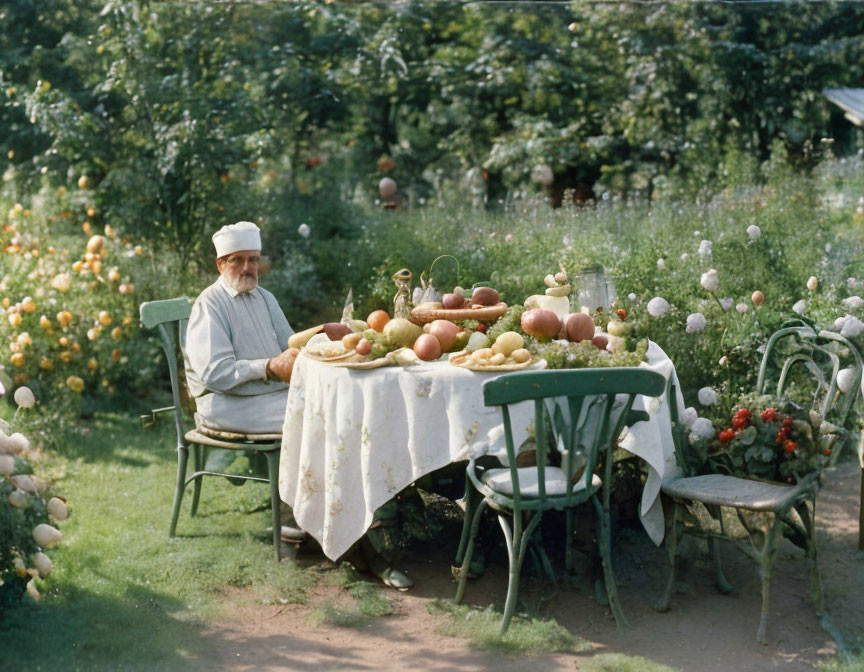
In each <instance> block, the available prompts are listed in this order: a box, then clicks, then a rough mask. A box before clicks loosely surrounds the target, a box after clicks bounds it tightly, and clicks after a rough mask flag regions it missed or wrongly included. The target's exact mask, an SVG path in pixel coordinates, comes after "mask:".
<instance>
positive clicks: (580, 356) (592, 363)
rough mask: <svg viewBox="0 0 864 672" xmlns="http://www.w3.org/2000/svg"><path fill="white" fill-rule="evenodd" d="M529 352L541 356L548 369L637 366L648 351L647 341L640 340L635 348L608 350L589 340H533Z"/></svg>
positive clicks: (643, 359)
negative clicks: (576, 341) (572, 341)
mask: <svg viewBox="0 0 864 672" xmlns="http://www.w3.org/2000/svg"><path fill="white" fill-rule="evenodd" d="M530 350H531V354H533V355H535V356H536V357H542V358H543V359H545V360H546V363H547V365H548V367H549V368H550V369H583V368H587V367H609V366H639V365H640V364H641V363H642V362H644V361H645V353H646V352H648V341H647V339H646V340H642V341H640V342H639V343H638V345H637V346H636V348H635V350H633V351H632V352H628V351H627V350H624V349H622V350H617V351H615V352H608V351H606V350H601V349H600V348H598V347H596V346H595V345H594V344H593V343H591V342H590V341H581V342H580V343H562V342H560V341H553V342H551V343H538V342H535V343H534V344H533V345H532V346H531V347H530Z"/></svg>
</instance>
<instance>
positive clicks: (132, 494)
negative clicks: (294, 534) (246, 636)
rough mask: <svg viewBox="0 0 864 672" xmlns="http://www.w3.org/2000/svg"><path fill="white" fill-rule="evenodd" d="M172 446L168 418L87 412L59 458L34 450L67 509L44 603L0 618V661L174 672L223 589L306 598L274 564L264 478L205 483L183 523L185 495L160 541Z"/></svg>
mask: <svg viewBox="0 0 864 672" xmlns="http://www.w3.org/2000/svg"><path fill="white" fill-rule="evenodd" d="M174 443H175V438H174V432H173V428H172V427H171V426H170V425H169V423H168V422H165V421H160V423H159V424H158V425H156V426H155V427H152V428H149V429H146V430H145V429H142V428H141V427H140V424H138V423H137V422H136V421H135V420H134V419H132V418H129V417H123V416H120V415H109V416H98V417H97V418H95V419H94V420H91V421H87V422H84V423H82V425H81V429H80V431H79V433H78V434H77V435H75V436H72V437H70V438H69V440H68V444H67V445H66V446H65V448H64V449H63V451H62V452H61V453H60V454H59V455H58V454H50V455H44V456H43V457H42V459H41V460H40V461H39V462H41V464H39V467H38V469H39V473H40V475H44V476H45V477H47V478H50V479H52V480H54V481H55V483H56V485H57V487H58V490H59V492H61V493H62V494H63V496H64V497H66V498H67V499H68V500H69V505H70V510H71V512H72V515H71V517H70V518H69V520H68V521H66V522H65V523H64V524H63V525H62V531H63V537H64V541H63V543H62V544H61V545H60V546H59V547H57V548H56V549H55V550H54V551H52V558H53V560H54V572H53V574H52V575H51V576H50V577H49V578H48V579H47V580H45V581H44V582H43V583H42V584H41V589H42V591H43V592H44V593H47V595H48V596H49V599H46V600H44V601H43V602H41V603H38V604H37V603H33V602H32V601H28V603H26V604H25V605H23V606H22V607H21V608H20V609H16V610H14V611H12V612H11V613H9V614H6V615H5V616H4V618H3V621H2V622H0V651H2V652H3V654H2V659H3V665H2V667H4V668H5V669H15V668H21V669H32V670H36V669H40V670H55V669H56V670H61V669H62V670H77V669H80V670H92V669H100V668H101V669H114V670H117V669H157V668H158V669H180V668H183V667H185V666H186V664H187V663H188V661H189V660H190V658H193V657H196V656H197V655H198V654H199V653H200V652H202V651H204V650H206V648H207V647H208V637H207V636H205V635H204V634H202V631H203V625H204V623H205V621H206V619H207V618H208V617H212V616H214V615H215V614H217V613H219V609H220V608H221V607H220V598H221V597H222V596H224V594H225V593H226V591H229V590H231V589H232V588H234V587H240V588H251V589H253V590H254V592H255V593H257V594H258V595H260V598H261V600H265V601H279V600H283V601H293V602H298V601H299V602H302V601H304V600H305V598H306V590H307V588H308V587H309V586H310V585H312V583H313V582H314V578H313V577H312V575H311V573H309V572H305V571H303V570H302V569H300V568H298V567H297V566H296V565H295V564H294V563H293V562H291V561H286V562H282V563H280V564H279V565H276V563H275V562H274V561H273V549H272V545H271V543H270V540H271V537H270V534H269V533H268V532H267V530H266V528H267V526H268V525H269V523H270V513H269V491H268V489H267V486H266V485H261V484H255V483H247V484H246V485H244V486H242V487H234V486H232V485H230V484H229V483H228V482H227V480H225V479H213V478H211V479H207V480H205V483H204V487H203V492H202V497H201V504H200V506H199V514H198V516H197V517H196V518H195V519H190V517H189V506H190V503H191V497H188V499H184V503H183V504H184V508H183V511H182V512H181V517H180V522H179V524H178V534H179V536H178V537H177V538H175V539H173V540H169V539H168V522H169V520H170V515H171V503H172V497H173V490H174V477H175V474H176V452H175V449H174V447H173V446H174ZM37 464H38V462H37ZM189 492H190V493H191V489H190V490H189ZM187 495H188V493H187ZM27 599H28V600H29V598H27Z"/></svg>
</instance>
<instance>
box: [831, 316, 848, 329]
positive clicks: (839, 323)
mask: <svg viewBox="0 0 864 672" xmlns="http://www.w3.org/2000/svg"><path fill="white" fill-rule="evenodd" d="M844 324H846V316H845V315H844V316H843V317H838V318H837V319H836V320H834V324H832V325H831V329H832V330H833V331H837V332H840V331H842V330H843V325H844Z"/></svg>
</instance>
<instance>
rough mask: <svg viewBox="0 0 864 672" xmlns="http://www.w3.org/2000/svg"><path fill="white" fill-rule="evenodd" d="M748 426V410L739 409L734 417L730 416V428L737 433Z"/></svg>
mask: <svg viewBox="0 0 864 672" xmlns="http://www.w3.org/2000/svg"><path fill="white" fill-rule="evenodd" d="M749 424H750V409H749V408H739V409H738V410H737V411H736V412H735V415H733V416H732V426H733V427H734V428H735V429H737V430H738V431H740V430H742V429H744V428H745V427H747V425H749Z"/></svg>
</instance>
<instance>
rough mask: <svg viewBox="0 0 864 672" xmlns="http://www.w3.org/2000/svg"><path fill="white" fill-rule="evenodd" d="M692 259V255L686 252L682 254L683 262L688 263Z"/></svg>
mask: <svg viewBox="0 0 864 672" xmlns="http://www.w3.org/2000/svg"><path fill="white" fill-rule="evenodd" d="M689 258H690V255H689V254H687V253H686V252H682V253H681V261H687V260H688V259H689Z"/></svg>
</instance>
